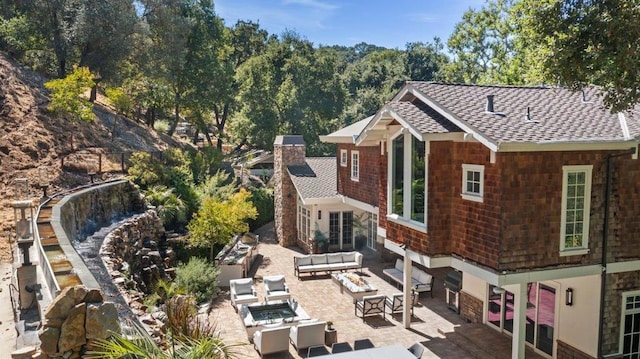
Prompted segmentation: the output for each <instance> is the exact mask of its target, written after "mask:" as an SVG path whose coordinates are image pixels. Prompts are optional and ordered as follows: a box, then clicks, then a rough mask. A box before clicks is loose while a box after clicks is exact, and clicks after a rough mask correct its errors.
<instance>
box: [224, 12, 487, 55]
mask: <svg viewBox="0 0 640 359" xmlns="http://www.w3.org/2000/svg"><path fill="white" fill-rule="evenodd" d="M484 3H485V0H448V1H446V0H215V1H214V4H215V9H216V13H217V14H218V15H219V16H220V17H222V18H223V19H224V22H225V25H227V26H233V25H235V23H236V21H237V20H252V21H254V22H257V23H259V24H260V27H261V28H263V29H265V30H267V31H268V32H269V34H281V33H282V32H283V31H284V30H293V31H295V32H297V33H298V34H299V35H301V36H302V37H303V38H305V39H307V40H309V41H311V42H313V44H314V45H315V46H318V45H344V46H353V45H355V44H357V43H360V42H366V43H369V44H374V45H378V46H383V47H387V48H398V49H404V48H405V45H406V44H407V43H408V42H418V41H421V42H431V41H432V40H433V38H434V37H435V36H437V37H440V39H441V40H442V41H443V43H445V44H446V41H447V39H448V38H449V35H451V33H452V32H453V29H454V27H455V25H456V23H457V22H459V21H460V20H461V19H462V14H463V13H464V12H465V11H466V10H468V9H469V8H473V9H480V8H481V7H482V5H483V4H484Z"/></svg>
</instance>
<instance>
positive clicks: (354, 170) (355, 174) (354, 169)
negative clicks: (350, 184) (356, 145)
mask: <svg viewBox="0 0 640 359" xmlns="http://www.w3.org/2000/svg"><path fill="white" fill-rule="evenodd" d="M359 166H360V152H358V151H351V179H352V180H354V181H357V180H358V178H359V176H360V167H359Z"/></svg>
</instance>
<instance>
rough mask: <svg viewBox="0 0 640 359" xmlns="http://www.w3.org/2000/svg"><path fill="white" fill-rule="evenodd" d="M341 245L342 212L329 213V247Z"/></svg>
mask: <svg viewBox="0 0 640 359" xmlns="http://www.w3.org/2000/svg"><path fill="white" fill-rule="evenodd" d="M339 244H340V212H329V245H332V246H337V245H339Z"/></svg>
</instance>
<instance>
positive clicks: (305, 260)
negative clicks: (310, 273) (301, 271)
mask: <svg viewBox="0 0 640 359" xmlns="http://www.w3.org/2000/svg"><path fill="white" fill-rule="evenodd" d="M296 263H298V266H310V265H311V264H312V262H311V256H304V257H296Z"/></svg>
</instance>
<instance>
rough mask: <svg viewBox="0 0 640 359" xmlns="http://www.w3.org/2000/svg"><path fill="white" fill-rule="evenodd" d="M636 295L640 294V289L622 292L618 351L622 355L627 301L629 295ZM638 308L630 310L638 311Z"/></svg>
mask: <svg viewBox="0 0 640 359" xmlns="http://www.w3.org/2000/svg"><path fill="white" fill-rule="evenodd" d="M636 295H640V290H633V291H629V292H622V293H621V296H620V338H619V339H618V353H617V354H619V355H622V352H623V351H624V341H623V339H624V316H625V314H626V313H627V310H626V309H625V302H626V301H627V297H635V296H636ZM636 310H637V309H631V310H630V312H633V311H636Z"/></svg>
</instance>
